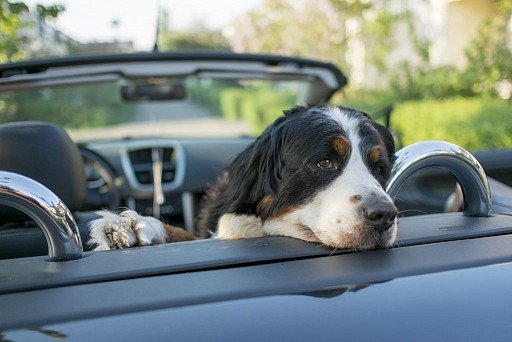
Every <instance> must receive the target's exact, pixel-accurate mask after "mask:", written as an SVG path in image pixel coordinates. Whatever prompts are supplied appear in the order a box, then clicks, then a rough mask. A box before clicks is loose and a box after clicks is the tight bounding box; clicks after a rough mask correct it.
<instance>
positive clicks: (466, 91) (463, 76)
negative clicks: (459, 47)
mask: <svg viewBox="0 0 512 342" xmlns="http://www.w3.org/2000/svg"><path fill="white" fill-rule="evenodd" d="M496 3H497V15H495V16H494V17H492V18H489V19H487V20H485V21H483V22H482V23H481V24H480V27H479V28H478V30H477V33H476V35H475V37H474V38H473V39H472V40H471V43H470V44H469V45H468V47H467V48H466V49H465V55H466V59H467V66H466V68H464V69H457V68H455V67H452V66H441V67H431V66H430V64H429V55H428V48H429V42H428V41H421V40H419V39H418V38H417V35H416V34H415V33H414V27H413V25H412V22H411V18H410V16H406V22H407V23H408V25H409V31H410V32H411V33H412V34H411V39H412V42H413V45H414V47H415V49H416V52H417V53H418V55H419V56H420V57H421V63H419V64H417V65H415V66H412V65H411V64H410V63H408V62H403V63H402V64H401V65H400V66H399V67H398V68H396V69H395V70H393V71H391V73H390V74H391V77H390V90H391V91H392V92H393V94H394V95H395V96H396V97H397V98H398V99H401V100H406V99H421V98H426V99H431V98H438V99H441V98H449V97H453V96H464V97H466V96H467V97H469V96H480V95H485V96H488V95H490V96H495V95H496V84H497V83H498V82H500V81H503V80H510V79H512V51H511V50H510V48H509V47H508V46H507V25H509V24H510V18H511V14H512V2H511V1H510V0H497V1H496Z"/></svg>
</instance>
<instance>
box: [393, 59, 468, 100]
mask: <svg viewBox="0 0 512 342" xmlns="http://www.w3.org/2000/svg"><path fill="white" fill-rule="evenodd" d="M389 87H390V90H391V92H392V93H393V94H394V96H395V98H396V99H398V100H408V99H421V98H425V99H433V98H435V99H442V98H449V97H453V96H473V95H475V93H474V91H473V83H472V82H471V77H470V75H469V74H468V73H466V72H462V71H460V70H458V69H457V68H456V67H453V66H442V67H437V68H432V67H429V66H427V65H419V66H412V65H411V64H409V63H408V62H403V63H402V64H401V67H400V68H399V69H397V71H396V72H395V74H394V75H392V77H391V79H390V82H389Z"/></svg>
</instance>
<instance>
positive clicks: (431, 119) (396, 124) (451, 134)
mask: <svg viewBox="0 0 512 342" xmlns="http://www.w3.org/2000/svg"><path fill="white" fill-rule="evenodd" d="M511 114H512V103H510V102H506V101H502V100H498V99H492V98H487V99H486V98H461V97H455V98H450V99H443V100H422V101H407V102H404V103H402V104H399V105H397V106H396V107H395V111H394V112H393V115H392V120H391V126H392V129H393V130H394V131H396V133H397V134H398V136H399V140H400V141H401V143H402V144H403V145H409V144H412V143H414V142H417V141H422V140H445V141H449V142H453V143H455V144H457V145H460V146H462V147H464V148H466V149H469V150H473V151H478V150H487V149H500V148H510V147H511V146H512V120H510V115H511Z"/></svg>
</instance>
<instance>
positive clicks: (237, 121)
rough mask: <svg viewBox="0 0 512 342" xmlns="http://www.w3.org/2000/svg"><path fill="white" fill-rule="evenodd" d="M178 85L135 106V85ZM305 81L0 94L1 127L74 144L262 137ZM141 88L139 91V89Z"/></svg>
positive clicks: (121, 83)
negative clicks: (33, 124)
mask: <svg viewBox="0 0 512 342" xmlns="http://www.w3.org/2000/svg"><path fill="white" fill-rule="evenodd" d="M142 83H143V84H156V85H167V84H170V85H175V86H176V85H179V86H180V89H181V88H182V89H183V92H184V94H183V95H184V96H183V97H180V98H175V99H165V98H164V99H158V100H151V101H149V100H148V99H147V96H146V97H144V96H142V97H141V98H137V99H136V100H135V101H133V99H132V100H130V99H127V98H126V96H123V95H122V90H123V87H127V86H130V85H131V86H134V85H135V84H138V85H140V84H142ZM307 85H308V82H306V81H289V80H287V81H284V80H258V79H229V80H226V79H213V78H198V77H196V76H189V77H186V78H183V79H167V78H154V77H153V78H148V79H143V80H141V79H138V80H136V81H133V80H125V79H122V80H118V81H114V82H104V83H86V84H78V85H66V86H58V87H45V88H38V89H29V90H18V91H9V92H2V93H0V122H1V123H5V122H11V121H19V120H37V121H49V122H52V123H55V124H58V125H61V126H63V127H64V128H66V130H68V132H69V134H70V135H71V137H72V138H73V139H74V140H75V141H84V140H98V139H113V138H129V137H151V136H165V137H237V136H253V135H256V134H259V133H260V132H261V131H262V130H263V129H264V128H265V127H266V125H268V124H269V123H270V122H272V121H273V120H274V119H275V118H276V117H277V116H279V115H281V113H282V110H283V109H284V108H288V107H290V106H292V105H294V104H295V103H297V102H298V101H299V100H300V95H301V94H302V93H303V92H304V90H305V89H306V87H307ZM139 88H140V87H139Z"/></svg>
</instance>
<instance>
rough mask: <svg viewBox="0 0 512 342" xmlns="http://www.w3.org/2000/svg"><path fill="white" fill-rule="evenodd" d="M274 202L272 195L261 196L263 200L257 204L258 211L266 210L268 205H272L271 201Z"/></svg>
mask: <svg viewBox="0 0 512 342" xmlns="http://www.w3.org/2000/svg"><path fill="white" fill-rule="evenodd" d="M273 200H274V196H272V195H270V194H269V195H265V196H263V198H262V199H261V201H260V202H259V203H258V207H259V208H260V209H263V208H266V207H268V206H269V205H270V203H272V201H273Z"/></svg>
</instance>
